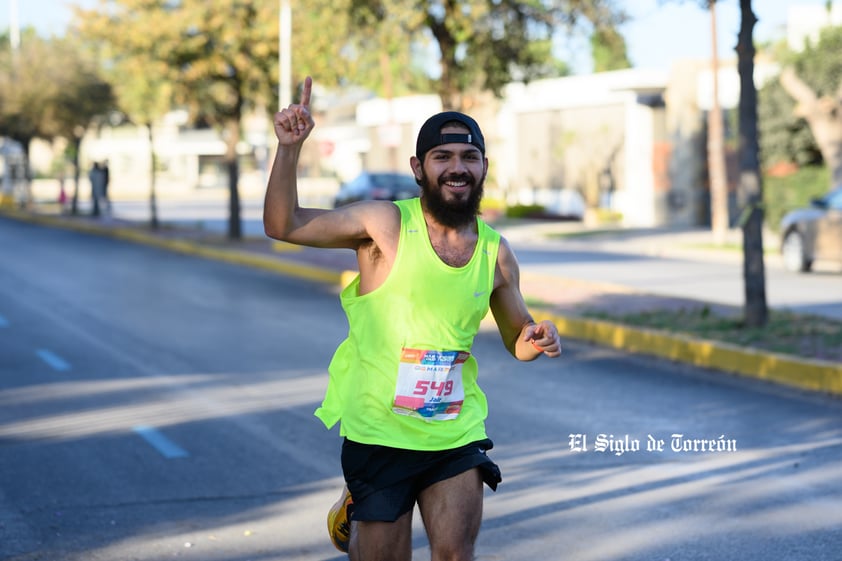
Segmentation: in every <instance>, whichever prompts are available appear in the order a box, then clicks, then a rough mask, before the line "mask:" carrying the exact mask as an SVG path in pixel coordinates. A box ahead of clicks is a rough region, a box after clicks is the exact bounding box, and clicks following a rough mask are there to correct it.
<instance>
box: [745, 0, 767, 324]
mask: <svg viewBox="0 0 842 561" xmlns="http://www.w3.org/2000/svg"><path fill="white" fill-rule="evenodd" d="M755 23H757V17H756V16H755V15H754V12H753V11H752V9H751V0H740V31H739V36H738V40H737V67H738V70H739V74H740V109H739V113H740V186H739V190H740V199H741V202H742V206H743V208H744V211H743V219H742V227H743V279H744V281H745V282H744V286H745V306H744V316H743V319H744V321H745V324H746V326H748V327H762V326H764V325H766V322H767V321H768V319H769V311H768V306H767V303H766V273H765V267H764V263H763V177H762V175H761V174H760V157H759V150H760V145H759V141H758V132H757V90H756V87H755V85H754V55H755V48H754V39H753V30H754V24H755Z"/></svg>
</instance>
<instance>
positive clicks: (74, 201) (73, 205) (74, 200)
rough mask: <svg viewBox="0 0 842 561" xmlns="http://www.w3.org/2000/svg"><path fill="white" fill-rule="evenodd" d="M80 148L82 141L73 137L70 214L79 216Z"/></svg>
mask: <svg viewBox="0 0 842 561" xmlns="http://www.w3.org/2000/svg"><path fill="white" fill-rule="evenodd" d="M81 147H82V139H81V138H79V137H78V136H75V135H74V137H73V196H72V197H71V198H70V214H72V215H73V216H76V215H77V214H79V150H80V149H81Z"/></svg>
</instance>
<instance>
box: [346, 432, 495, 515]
mask: <svg viewBox="0 0 842 561" xmlns="http://www.w3.org/2000/svg"><path fill="white" fill-rule="evenodd" d="M493 446H494V443H493V442H491V440H488V439H485V440H480V441H477V442H472V443H471V444H466V445H465V446H461V447H459V448H454V449H452V450H441V451H435V452H425V451H417V450H404V449H401V448H390V447H388V446H376V445H369V444H360V443H358V442H353V441H351V440H348V439H347V438H346V439H345V441H344V442H343V444H342V471H343V472H344V474H345V481H346V482H347V484H348V489H349V490H350V491H351V497H352V498H353V500H354V504H353V507H352V509H351V512H352V514H351V519H352V520H360V521H369V522H373V521H377V522H394V521H395V520H397V519H398V518H400V517H401V515H403V514H405V513H407V512H409V511H410V510H411V509H412V508H413V507H414V506H415V502H416V500H417V499H418V495H419V494H420V493H421V491H423V490H424V489H426V488H427V487H429V486H430V485H432V484H433V483H437V482H439V481H444V480H445V479H449V478H451V477H454V476H456V475H459V474H460V473H463V472H466V471H468V470H470V469H473V468H479V470H480V474H481V475H482V479H483V481H485V483H486V484H487V485H488V486H489V487H491V489H492V490H495V491H496V490H497V484H498V483H500V481H501V476H500V468H498V467H497V464H495V463H494V462H492V461H491V460H490V459H489V458H488V456H486V454H485V452H486V450H490V449H491V448H492V447H493Z"/></svg>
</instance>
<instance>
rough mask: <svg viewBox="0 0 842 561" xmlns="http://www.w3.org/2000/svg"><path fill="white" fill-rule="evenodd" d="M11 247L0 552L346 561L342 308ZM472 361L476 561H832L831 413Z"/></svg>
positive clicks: (41, 244)
mask: <svg viewBox="0 0 842 561" xmlns="http://www.w3.org/2000/svg"><path fill="white" fill-rule="evenodd" d="M0 239H2V240H3V243H2V244H0V263H2V266H0V559H4V560H15V561H24V560H26V561H34V560H38V561H47V560H49V561H58V560H61V561H65V560H66V561H77V560H78V561H82V560H84V561H97V560H102V561H106V560H107V561H123V560H126V561H128V560H141V561H162V560H164V559H172V558H178V559H187V560H201V561H223V560H224V561H245V560H253V561H258V560H266V561H268V560H271V561H276V560H285V561H286V560H290V561H299V560H301V561H311V560H322V561H326V560H330V561H334V560H339V559H343V558H344V557H343V556H341V555H338V554H337V552H336V551H335V550H333V548H332V546H331V545H330V543H329V542H328V540H327V536H326V534H325V531H324V516H325V513H326V510H327V508H328V507H329V505H330V504H332V503H333V501H334V500H335V499H336V497H337V496H338V493H339V490H340V489H341V486H342V482H341V477H340V472H339V463H338V452H339V445H340V441H339V437H338V435H337V432H336V430H335V429H334V430H333V431H325V430H324V428H323V427H322V426H321V424H320V423H319V422H318V421H317V420H316V419H315V418H314V417H312V411H313V409H314V408H315V407H316V406H317V404H318V402H319V401H320V399H321V396H322V392H323V391H324V387H325V384H326V382H327V378H326V374H325V371H326V366H327V363H328V361H329V359H330V355H331V353H332V350H333V349H334V348H335V346H336V344H337V343H338V342H339V341H340V340H341V338H342V336H343V335H344V333H345V331H346V326H345V321H344V316H343V315H342V312H341V309H340V306H339V304H338V301H337V298H336V295H335V294H333V293H332V292H331V291H330V290H329V289H325V288H322V287H320V286H318V285H313V284H312V283H306V282H300V281H294V280H289V279H284V278H282V277H279V276H275V275H272V274H270V273H264V272H260V271H253V270H250V269H246V268H241V267H237V266H231V265H224V264H220V263H216V262H212V261H207V260H202V259H196V258H191V257H186V256H182V255H176V254H170V253H167V252H163V251H159V250H155V249H151V248H147V247H144V246H139V245H133V244H127V243H122V242H119V241H114V240H109V239H103V238H98V237H94V236H87V235H83V234H76V233H71V232H66V231H61V230H51V229H45V228H39V227H37V226H32V225H27V224H20V223H16V222H10V221H6V220H3V219H0ZM475 353H476V355H477V357H478V360H479V361H480V367H481V381H482V383H483V387H484V388H485V390H486V393H487V394H488V395H489V402H490V408H491V419H490V421H489V434H490V435H491V437H492V438H493V439H494V440H495V443H496V446H495V449H494V450H493V451H492V452H491V455H492V457H493V458H494V459H495V460H496V461H497V462H498V463H499V464H500V466H501V468H502V470H503V476H504V481H503V484H502V485H501V487H500V489H499V491H498V492H497V493H491V492H489V493H488V494H487V501H486V508H485V522H484V525H483V530H482V533H481V535H480V539H479V542H478V547H477V554H478V559H479V560H480V561H491V560H504V559H505V560H527V559H548V560H562V559H563V560H571V561H589V560H594V561H595V560H600V561H619V560H640V561H643V560H646V561H652V560H656V561H664V560H666V559H672V560H688V561H696V560H699V561H701V560H725V559H740V560H741V561H743V560H757V561H760V560H763V561H767V560H775V559H780V560H787V561H801V560H804V561H807V560H809V561H821V560H828V561H838V560H840V559H842V553H841V552H842V530H840V528H842V509H840V508H839V504H842V471H840V470H839V468H838V466H839V462H840V460H842V402H840V401H839V400H834V399H830V398H825V397H822V396H816V395H811V394H807V393H801V392H796V391H793V390H788V389H782V388H778V387H774V386H770V385H766V384H763V383H759V382H757V381H753V380H744V379H738V378H733V377H730V376H726V375H723V374H718V373H713V372H707V371H703V370H700V369H696V368H691V367H687V366H684V365H678V364H672V363H669V362H666V361H658V360H653V359H647V358H642V357H635V356H630V355H626V354H623V353H619V352H615V351H610V350H605V349H600V348H597V347H591V346H586V345H580V344H576V343H572V342H569V343H567V345H566V353H565V356H564V358H562V359H559V360H549V359H539V360H538V361H536V362H534V363H530V364H520V363H517V362H516V361H514V360H513V359H511V358H510V357H509V356H508V355H507V354H506V353H505V352H504V351H503V349H502V345H501V344H500V342H499V338H498V335H497V334H496V332H495V331H494V330H493V327H492V326H491V325H487V326H486V327H485V328H484V330H483V331H482V332H481V333H480V335H479V336H478V338H477V342H476V347H475ZM601 434H604V435H606V437H605V438H600V435H601ZM675 434H681V435H684V436H683V437H681V438H680V439H678V438H674V437H673V435H675ZM570 435H582V436H581V438H574V439H573V444H574V446H571V437H570ZM608 435H613V437H610V438H609V437H608ZM650 436H651V438H650ZM627 438H628V440H627ZM608 441H610V443H611V446H610V448H608V449H606V450H604V451H599V450H598V449H597V448H596V446H597V444H598V443H600V442H608ZM661 441H663V442H661ZM694 441H697V442H694ZM702 441H704V443H702ZM709 441H712V442H713V447H714V448H715V449H716V448H719V450H715V451H713V452H709V451H704V452H703V451H700V450H699V448H701V447H702V446H704V447H705V448H707V447H710V446H711V444H710V442H709ZM688 442H689V444H688ZM648 445H649V446H654V448H656V449H655V450H649V449H648ZM674 445H677V446H679V448H680V449H681V451H675V450H674V449H673V446H674ZM659 446H660V447H662V448H663V449H662V450H660V451H658V450H657V448H658V447H659ZM684 446H689V447H690V449H687V450H685V449H684V448H683V447H684ZM574 448H579V449H582V448H586V450H584V449H582V450H579V451H577V450H574ZM629 448H630V449H629ZM693 448H695V450H693ZM416 532H417V534H416V540H415V545H416V556H415V557H416V559H419V560H420V559H425V558H428V553H427V550H426V548H425V546H424V540H423V534H422V530H421V528H420V526H419V527H417V528H416Z"/></svg>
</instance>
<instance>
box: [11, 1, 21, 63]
mask: <svg viewBox="0 0 842 561" xmlns="http://www.w3.org/2000/svg"><path fill="white" fill-rule="evenodd" d="M9 44H10V45H11V47H12V52H13V53H16V52H18V49H19V48H20V23H19V22H18V0H10V1H9Z"/></svg>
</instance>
